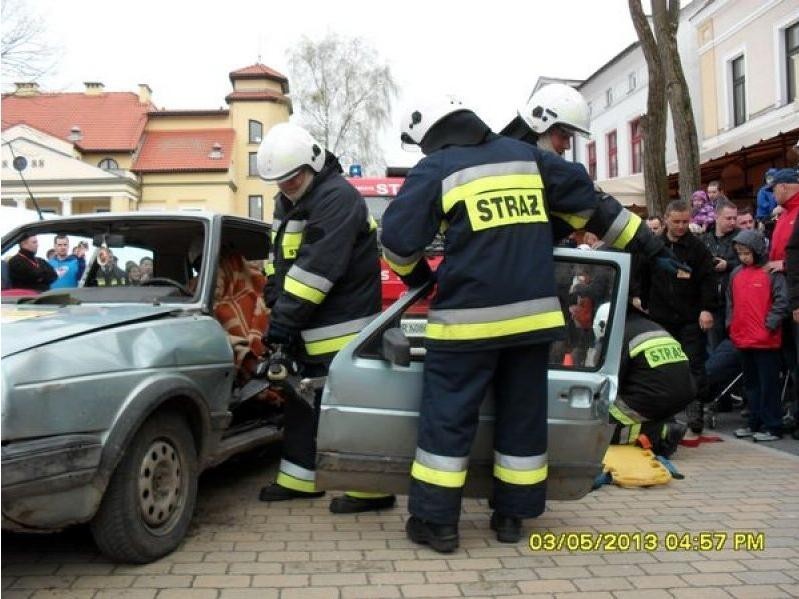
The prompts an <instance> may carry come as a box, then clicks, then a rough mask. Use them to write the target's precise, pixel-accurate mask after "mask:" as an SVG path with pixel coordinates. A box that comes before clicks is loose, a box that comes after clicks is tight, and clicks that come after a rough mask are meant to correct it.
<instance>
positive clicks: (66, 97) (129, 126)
mask: <svg viewBox="0 0 799 599" xmlns="http://www.w3.org/2000/svg"><path fill="white" fill-rule="evenodd" d="M153 109H154V106H153V105H152V104H142V103H140V102H139V96H138V95H137V94H134V93H131V92H107V93H102V94H98V95H87V94H84V93H62V94H47V93H45V94H37V95H34V96H19V95H15V94H6V95H4V96H3V101H2V113H3V129H7V128H9V127H11V126H13V125H17V124H20V123H25V124H27V125H30V126H31V127H34V128H36V129H39V130H40V131H44V132H45V133H49V134H50V135H53V136H54V137H59V138H61V139H64V140H67V141H69V134H70V130H71V129H72V127H74V126H78V127H80V130H81V134H82V135H83V137H82V139H81V140H80V141H78V142H77V143H76V145H77V146H78V147H79V148H80V149H82V150H84V151H87V152H101V151H112V150H115V151H131V152H132V151H133V150H135V149H136V146H137V144H138V141H139V138H140V137H141V134H142V131H144V126H145V124H146V122H147V111H149V110H153Z"/></svg>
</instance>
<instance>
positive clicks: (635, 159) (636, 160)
mask: <svg viewBox="0 0 799 599" xmlns="http://www.w3.org/2000/svg"><path fill="white" fill-rule="evenodd" d="M643 139H644V134H643V131H642V130H641V119H635V120H634V121H632V122H631V123H630V154H631V155H632V165H631V166H632V172H633V173H640V172H641V171H642V170H643V169H644V160H643V159H644V150H643V143H642V141H643Z"/></svg>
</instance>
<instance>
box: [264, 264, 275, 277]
mask: <svg viewBox="0 0 799 599" xmlns="http://www.w3.org/2000/svg"><path fill="white" fill-rule="evenodd" d="M273 274H275V265H274V264H272V263H271V262H267V263H266V276H267V277H271V276H272V275H273Z"/></svg>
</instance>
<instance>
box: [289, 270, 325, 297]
mask: <svg viewBox="0 0 799 599" xmlns="http://www.w3.org/2000/svg"><path fill="white" fill-rule="evenodd" d="M283 289H284V290H285V291H287V292H288V293H290V294H291V295H293V296H295V297H298V298H300V299H304V300H307V301H309V302H311V303H313V304H321V303H322V302H323V301H324V299H325V294H324V293H322V292H321V291H319V290H318V289H314V288H313V287H309V286H308V285H306V284H305V283H300V282H299V281H298V280H297V279H292V278H290V277H288V276H287V277H286V279H285V282H284V283H283Z"/></svg>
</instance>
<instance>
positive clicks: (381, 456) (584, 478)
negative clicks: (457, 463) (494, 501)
mask: <svg viewBox="0 0 799 599" xmlns="http://www.w3.org/2000/svg"><path fill="white" fill-rule="evenodd" d="M555 260H556V277H557V283H558V295H559V298H560V300H561V306H562V309H563V311H564V316H565V318H566V321H567V323H568V327H567V328H568V334H567V339H566V340H565V341H563V342H560V341H559V342H556V343H553V344H552V347H551V351H550V360H549V366H550V368H549V385H548V398H547V401H548V425H549V447H548V458H549V478H548V487H547V488H548V491H547V493H548V497H549V498H550V499H579V498H580V497H583V496H584V495H585V494H586V493H588V492H589V491H590V489H591V487H592V484H593V481H594V478H595V476H596V475H597V474H598V473H599V472H600V471H601V464H602V458H603V457H604V455H605V451H606V450H607V446H608V442H609V440H610V435H611V432H612V427H611V426H610V425H609V424H608V406H609V403H610V402H611V401H613V400H614V398H615V395H616V390H617V383H618V370H619V364H620V352H621V346H622V335H623V333H624V331H623V328H624V326H623V325H624V317H625V313H626V298H627V290H628V278H629V264H630V260H629V256H628V255H626V254H622V253H615V252H596V251H581V250H569V249H556V250H555ZM428 293H429V288H420V289H415V290H411V291H409V292H408V293H407V294H406V295H405V296H404V297H402V298H400V299H399V300H397V301H396V302H395V303H394V304H393V305H392V306H391V307H390V308H389V309H387V310H386V311H385V312H384V313H383V314H381V315H380V317H378V318H377V319H376V320H375V321H373V322H372V323H371V324H370V325H369V326H368V327H367V328H366V329H364V330H363V331H362V332H361V334H360V335H359V336H358V337H357V338H356V339H355V340H354V341H352V342H351V343H350V344H349V345H348V346H347V347H345V348H344V349H343V350H341V351H340V352H339V354H338V355H337V356H336V358H335V359H334V360H333V363H332V365H331V368H330V375H329V377H328V381H327V385H326V387H325V390H324V393H323V397H322V409H321V416H320V423H319V434H318V440H317V451H318V457H317V484H318V485H319V486H320V488H325V489H340V490H347V489H362V490H369V491H379V492H387V493H388V492H390V493H400V494H404V493H407V491H408V482H409V472H410V466H411V463H412V461H413V457H414V455H415V452H416V431H417V419H418V415H419V413H418V410H419V404H420V399H421V392H422V372H423V368H424V353H425V352H424V347H423V336H424V327H425V323H426V320H425V314H424V313H420V311H419V308H418V306H420V305H425V302H424V298H425V296H426V295H427V294H428ZM397 327H399V328H401V330H402V333H401V334H400V332H399V331H397V330H396V328H397ZM392 329H394V330H393V332H391V333H389V334H388V335H387V334H386V333H387V331H390V330H392ZM392 336H395V338H396V336H399V337H400V338H401V339H407V340H408V342H409V345H410V360H409V363H408V364H407V365H402V364H401V362H402V361H403V360H402V359H399V360H398V359H396V358H394V359H390V356H391V354H392V351H391V350H390V349H387V348H388V347H389V345H391V344H390V343H389V339H390V338H391V337H392ZM391 347H393V345H391ZM533 399H534V398H532V397H531V400H533ZM493 414H494V406H493V401H492V398H491V396H490V394H489V396H488V397H487V398H486V401H484V402H483V405H482V407H481V410H480V421H479V425H478V430H477V435H476V438H475V442H474V444H473V447H472V452H471V456H470V463H469V474H468V476H467V482H466V488H465V490H464V492H465V494H466V495H470V496H486V495H487V493H488V490H489V489H490V484H491V478H492V466H493V444H492V441H493V420H494V416H493Z"/></svg>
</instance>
